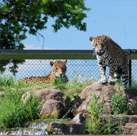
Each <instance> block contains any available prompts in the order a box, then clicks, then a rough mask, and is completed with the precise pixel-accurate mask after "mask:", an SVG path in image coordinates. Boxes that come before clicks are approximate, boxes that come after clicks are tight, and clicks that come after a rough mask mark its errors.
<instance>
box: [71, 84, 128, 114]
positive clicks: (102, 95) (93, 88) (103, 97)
mask: <svg viewBox="0 0 137 136" xmlns="http://www.w3.org/2000/svg"><path fill="white" fill-rule="evenodd" d="M116 92H118V93H122V95H123V96H125V95H126V93H125V89H124V87H120V88H118V86H116V85H115V86H113V85H101V84H99V83H97V82H95V83H93V84H91V85H88V86H87V87H85V88H84V90H83V91H82V92H81V94H80V99H81V101H82V102H81V103H79V104H77V106H75V109H74V108H73V109H72V111H73V114H74V115H76V114H77V113H79V112H88V111H89V107H88V105H89V103H90V102H92V101H93V99H92V95H93V94H95V95H96V96H97V97H98V98H99V103H103V112H104V114H110V113H111V112H112V108H111V97H112V95H113V94H115V93H116Z"/></svg>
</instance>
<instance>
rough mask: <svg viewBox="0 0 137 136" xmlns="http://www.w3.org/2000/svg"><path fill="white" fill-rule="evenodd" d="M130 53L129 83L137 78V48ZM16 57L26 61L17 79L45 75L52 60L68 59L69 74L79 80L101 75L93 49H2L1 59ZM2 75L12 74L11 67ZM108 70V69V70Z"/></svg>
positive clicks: (21, 66)
mask: <svg viewBox="0 0 137 136" xmlns="http://www.w3.org/2000/svg"><path fill="white" fill-rule="evenodd" d="M126 52H127V53H128V55H129V77H130V78H129V79H130V80H129V84H130V85H131V79H132V78H134V79H135V80H137V73H136V72H137V70H136V67H137V50H126ZM5 59H14V60H22V59H25V60H26V61H25V62H24V63H23V64H19V65H18V69H17V70H18V72H17V74H16V75H15V80H18V79H22V78H24V77H29V76H45V75H47V74H48V73H49V72H50V70H51V68H50V64H49V63H50V61H55V60H64V59H67V60H68V61H67V76H68V78H69V79H73V78H77V79H78V80H79V81H84V80H91V79H94V80H97V79H99V77H100V74H99V70H98V67H97V61H96V56H95V54H94V53H93V51H92V50H0V60H5ZM10 65H12V64H9V65H7V66H6V71H5V72H4V73H3V74H2V76H6V77H7V76H11V75H12V73H11V72H10V70H9V67H10ZM107 72H108V70H107Z"/></svg>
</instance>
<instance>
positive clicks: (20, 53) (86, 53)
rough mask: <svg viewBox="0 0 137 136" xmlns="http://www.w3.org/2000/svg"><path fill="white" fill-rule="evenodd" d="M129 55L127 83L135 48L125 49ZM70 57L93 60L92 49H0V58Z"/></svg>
mask: <svg viewBox="0 0 137 136" xmlns="http://www.w3.org/2000/svg"><path fill="white" fill-rule="evenodd" d="M125 51H126V52H127V54H128V57H129V85H130V86H131V83H132V60H137V50H136V49H126V50H125ZM7 59H14V60H24V59H27V60H28V59H31V60H34V59H37V60H39V59H40V60H43V59H70V60H73V59H74V60H95V59H96V56H95V54H94V52H93V50H0V60H7Z"/></svg>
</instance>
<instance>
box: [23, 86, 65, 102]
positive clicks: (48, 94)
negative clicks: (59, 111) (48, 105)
mask: <svg viewBox="0 0 137 136" xmlns="http://www.w3.org/2000/svg"><path fill="white" fill-rule="evenodd" d="M31 94H33V95H34V96H35V97H37V98H39V100H40V101H44V102H45V101H47V100H49V99H54V100H58V101H63V96H64V94H63V93H62V92H61V91H60V90H57V89H51V88H45V89H41V90H36V91H29V92H26V93H25V94H24V95H23V96H22V99H23V101H24V103H26V102H27V101H28V99H29V98H30V95H31Z"/></svg>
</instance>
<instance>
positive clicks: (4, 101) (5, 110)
mask: <svg viewBox="0 0 137 136" xmlns="http://www.w3.org/2000/svg"><path fill="white" fill-rule="evenodd" d="M0 81H2V82H0V85H1V87H3V89H4V96H3V97H2V98H1V102H0V128H15V127H20V126H23V124H24V123H25V122H26V121H31V120H33V119H37V118H39V108H38V99H36V98H34V97H33V96H31V97H30V99H29V101H28V102H27V103H26V104H24V103H23V102H22V100H21V96H22V95H23V93H24V91H23V90H22V89H21V86H20V85H18V86H17V85H14V84H13V79H12V78H9V79H6V78H5V79H0Z"/></svg>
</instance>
